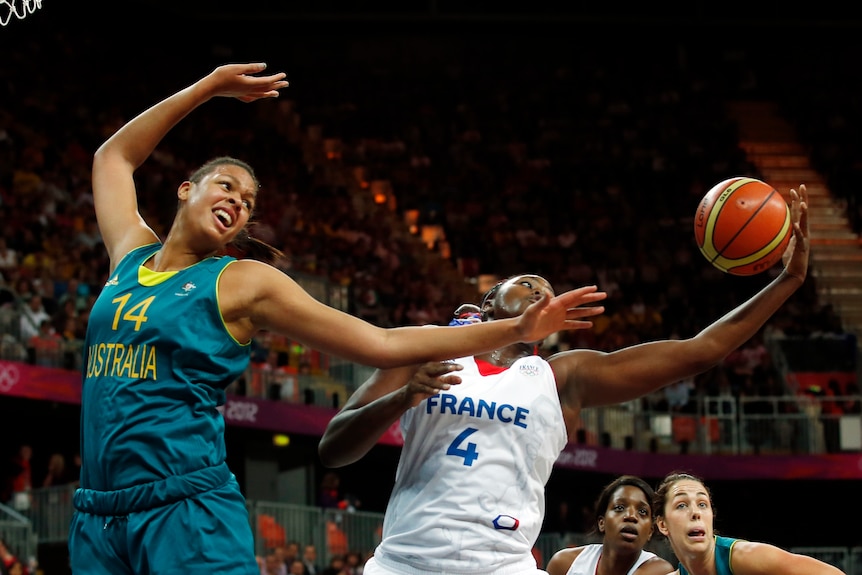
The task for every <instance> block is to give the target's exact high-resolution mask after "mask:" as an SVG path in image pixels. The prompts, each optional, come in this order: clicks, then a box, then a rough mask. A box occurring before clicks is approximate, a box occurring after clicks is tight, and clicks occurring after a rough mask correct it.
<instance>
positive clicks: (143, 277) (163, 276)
mask: <svg viewBox="0 0 862 575" xmlns="http://www.w3.org/2000/svg"><path fill="white" fill-rule="evenodd" d="M176 273H177V270H173V271H169V272H156V271H153V270H151V269H150V268H148V267H146V266H143V265H141V266H138V283H139V284H141V285H142V286H147V287H153V286H157V285H159V284H160V283H162V282H164V281H166V280H168V279H170V278H172V277H173V276H174V274H176Z"/></svg>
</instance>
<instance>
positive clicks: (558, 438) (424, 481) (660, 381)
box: [319, 186, 809, 575]
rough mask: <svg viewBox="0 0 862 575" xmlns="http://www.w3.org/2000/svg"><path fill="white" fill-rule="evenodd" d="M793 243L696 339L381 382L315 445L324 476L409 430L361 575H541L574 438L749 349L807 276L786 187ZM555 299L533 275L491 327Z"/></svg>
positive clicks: (513, 288) (800, 200) (480, 360)
mask: <svg viewBox="0 0 862 575" xmlns="http://www.w3.org/2000/svg"><path fill="white" fill-rule="evenodd" d="M791 196H792V206H791V212H792V215H793V227H794V232H793V234H794V235H793V238H792V239H791V243H790V245H789V246H788V250H787V252H786V253H785V254H784V262H785V268H784V269H783V270H782V272H781V273H780V274H779V275H778V276H777V277H776V278H775V279H773V280H772V281H771V282H770V283H769V284H768V285H767V286H765V287H764V288H763V289H761V290H760V292H758V293H757V294H755V295H754V296H753V297H752V298H750V299H749V300H748V301H746V302H744V303H743V304H742V305H740V306H738V307H737V308H736V309H734V310H732V311H730V312H729V313H727V314H726V315H724V317H722V318H720V319H718V320H717V321H715V322H714V323H712V324H711V325H709V326H707V327H706V328H705V329H704V330H703V331H701V332H700V333H698V334H697V335H695V336H694V337H692V338H689V339H681V340H665V341H653V342H647V343H642V344H639V345H635V346H631V347H627V348H623V349H620V350H617V351H614V352H611V353H604V352H600V351H594V350H589V349H576V350H570V351H565V352H560V353H557V354H554V355H552V356H550V357H549V358H548V359H547V360H545V359H543V358H542V357H540V356H538V355H536V352H535V347H536V346H537V345H538V344H539V343H541V340H536V341H535V342H532V343H518V344H513V345H509V346H505V347H501V348H499V349H497V350H496V351H493V352H491V353H485V354H481V355H477V356H473V355H471V354H464V355H463V356H462V357H460V358H457V359H453V360H451V361H448V362H433V363H426V364H424V365H422V366H419V367H418V368H417V367H415V366H414V367H405V368H399V369H392V370H385V371H380V370H378V371H376V372H374V373H373V374H372V376H371V377H370V378H369V379H368V380H367V381H366V382H365V383H363V384H362V386H360V387H359V388H358V389H357V390H356V392H354V394H353V395H352V396H351V398H350V399H349V400H348V401H347V403H346V404H345V405H344V407H343V408H342V409H341V411H340V412H339V413H338V414H336V416H335V417H334V418H333V419H332V420H331V421H330V423H329V424H328V426H327V429H326V431H325V432H324V435H323V437H322V438H321V441H320V444H319V454H320V458H321V462H322V463H323V465H325V466H327V467H341V466H344V465H349V464H350V463H353V462H355V461H357V460H358V459H359V458H361V457H362V456H363V455H364V454H365V453H367V452H368V451H369V450H370V449H371V448H372V447H373V446H374V445H375V444H376V443H377V441H378V439H379V438H380V437H381V435H382V434H383V433H385V432H386V431H387V430H388V429H389V428H390V426H391V425H392V424H393V423H394V422H396V421H399V419H400V429H401V432H402V435H403V438H404V446H403V448H402V452H401V457H400V461H399V463H398V469H397V472H396V477H395V485H394V488H393V490H392V493H391V497H390V499H389V503H388V506H387V508H386V515H385V519H384V529H383V539H382V541H381V543H380V544H379V545H378V547H377V549H376V550H375V552H374V556H373V557H372V558H371V559H370V560H369V562H368V564H367V565H366V569H365V575H379V574H393V575H404V574H405V573H412V574H420V575H421V574H425V573H435V572H440V571H441V570H442V571H446V572H456V573H460V574H470V575H476V574H484V573H536V571H537V567H536V561H535V559H534V558H533V556H532V554H531V549H532V547H533V545H534V544H535V542H536V540H537V538H538V536H539V531H540V529H541V526H542V519H543V516H544V512H545V509H544V505H545V501H544V487H545V485H546V483H547V481H548V479H549V477H550V474H551V471H552V469H553V465H554V462H555V461H556V459H557V457H558V456H559V454H560V452H561V451H562V450H563V448H564V447H565V446H566V444H567V442H568V441H571V440H574V439H575V436H576V431H577V428H578V425H579V415H580V412H581V410H582V409H584V408H589V407H597V406H601V405H612V404H617V403H622V402H625V401H630V400H632V399H636V398H638V397H641V396H643V395H646V394H648V393H651V392H653V391H655V390H657V389H659V388H661V387H663V386H665V385H668V384H670V383H673V382H675V381H679V380H681V379H684V378H686V377H691V376H694V375H696V374H699V373H702V372H704V371H706V370H707V369H709V368H711V367H713V366H715V365H717V364H718V363H719V362H720V361H721V360H722V359H724V358H725V357H726V356H727V355H728V354H729V353H730V352H731V351H733V350H735V349H736V348H738V347H739V346H741V345H742V344H743V343H745V342H746V341H748V339H749V338H751V337H752V336H753V335H754V334H755V333H757V331H758V330H759V329H760V328H761V327H762V326H763V324H764V323H765V322H766V321H767V320H768V319H769V318H770V317H771V316H772V314H773V313H775V312H776V311H777V310H778V309H779V308H781V306H782V305H783V304H784V303H785V302H786V301H787V299H788V298H789V297H790V296H791V295H793V294H794V293H795V292H796V290H797V289H798V288H799V287H800V286H801V285H802V284H803V282H804V281H805V277H806V275H807V272H808V251H809V250H808V216H807V210H808V205H807V195H806V191H805V187H804V186H800V189H799V192H798V193H797V191H795V190H791ZM547 292H551V286H550V285H549V284H548V282H547V281H546V280H545V279H544V278H541V277H539V276H535V275H518V276H513V277H511V278H508V279H506V280H504V281H502V282H500V283H499V284H497V285H496V286H494V287H493V288H492V289H491V290H489V291H488V293H487V294H485V296H484V298H483V300H482V304H481V306H480V307H481V309H482V313H483V315H484V316H485V318H486V321H485V322H484V323H494V322H495V321H500V320H503V319H510V318H513V317H517V316H518V315H520V314H522V313H524V312H525V311H528V310H529V309H530V307H531V306H532V305H534V302H536V301H538V300H539V299H540V298H542V297H543V294H545V293H547Z"/></svg>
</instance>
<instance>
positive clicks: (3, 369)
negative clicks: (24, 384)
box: [0, 363, 21, 393]
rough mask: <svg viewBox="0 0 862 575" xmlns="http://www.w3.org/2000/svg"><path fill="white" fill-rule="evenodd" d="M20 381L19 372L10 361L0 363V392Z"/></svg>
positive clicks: (7, 389)
mask: <svg viewBox="0 0 862 575" xmlns="http://www.w3.org/2000/svg"><path fill="white" fill-rule="evenodd" d="M19 381H21V372H20V371H18V368H17V367H16V366H15V365H14V364H12V363H0V392H4V393H5V392H7V391H9V390H10V389H12V388H13V387H15V385H17V384H18V382H19Z"/></svg>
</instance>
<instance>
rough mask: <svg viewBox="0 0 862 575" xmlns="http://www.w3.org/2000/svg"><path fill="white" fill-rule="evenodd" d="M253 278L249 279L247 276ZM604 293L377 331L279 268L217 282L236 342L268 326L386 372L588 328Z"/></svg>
mask: <svg viewBox="0 0 862 575" xmlns="http://www.w3.org/2000/svg"><path fill="white" fill-rule="evenodd" d="M250 277H254V278H255V281H254V282H250V281H249V280H248V278H250ZM605 297H606V294H605V293H604V292H599V291H597V290H596V286H585V287H582V288H578V289H574V290H571V291H567V292H564V293H561V294H559V295H557V296H555V297H550V295H549V294H548V295H546V296H545V297H544V298H543V299H542V300H540V301H537V302H536V303H533V304H531V305H530V306H529V307H528V308H527V309H526V310H525V311H524V313H523V314H521V315H520V316H518V317H517V318H507V319H499V320H494V321H488V322H482V323H476V324H472V325H462V326H422V327H420V326H405V327H395V328H388V329H386V328H381V327H378V326H375V325H373V324H371V323H368V322H366V321H363V320H361V319H359V318H358V317H356V316H353V315H351V314H348V313H344V312H342V311H339V310H337V309H335V308H332V307H330V306H327V305H324V304H323V303H321V302H319V301H317V300H315V299H314V298H312V297H311V296H310V295H309V294H308V293H307V292H305V291H304V290H303V289H302V288H300V287H299V286H298V285H297V284H296V282H294V281H293V280H292V279H290V278H289V277H288V276H287V275H285V274H284V273H283V272H281V271H280V270H278V269H276V268H273V267H272V266H268V265H267V264H264V263H261V262H256V261H253V260H241V261H238V262H235V263H233V264H232V265H230V266H228V268H227V269H226V270H225V273H223V274H222V277H221V279H220V280H219V302H220V306H221V309H222V314H223V316H224V318H225V323H226V324H228V326H229V329H230V331H231V333H232V334H233V335H234V337H236V338H237V340H239V341H249V340H250V339H251V338H252V337H253V336H254V335H255V333H257V331H258V330H268V331H274V332H277V333H281V334H284V335H286V336H288V337H291V338H293V339H296V340H298V341H301V342H302V343H304V344H306V345H308V346H310V347H313V348H314V349H318V350H320V351H323V352H325V353H329V354H332V355H337V356H339V357H343V358H344V359H347V360H350V361H354V362H356V363H360V364H362V365H368V366H372V367H377V368H380V369H389V368H393V367H400V366H405V365H415V364H419V363H422V362H425V361H442V360H446V359H452V358H456V357H464V356H467V355H476V354H479V353H485V352H489V351H493V350H495V349H499V348H501V347H505V346H507V345H511V344H513V343H519V342H528V343H529V342H534V341H540V340H542V339H544V338H546V337H548V336H549V335H551V334H552V333H556V332H558V331H561V330H570V329H584V328H588V327H591V326H592V322H591V321H589V318H590V317H592V316H594V315H596V314H599V313H601V312H602V311H604V308H603V307H601V306H590V305H588V304H592V303H594V302H598V301H600V300H602V299H604V298H605Z"/></svg>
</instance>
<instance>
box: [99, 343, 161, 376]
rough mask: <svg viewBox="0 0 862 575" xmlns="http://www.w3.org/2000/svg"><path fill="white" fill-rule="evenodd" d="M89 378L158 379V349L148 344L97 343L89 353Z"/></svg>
mask: <svg viewBox="0 0 862 575" xmlns="http://www.w3.org/2000/svg"><path fill="white" fill-rule="evenodd" d="M87 377H126V378H134V379H152V380H154V379H156V348H155V346H152V345H148V344H141V345H125V344H122V343H97V344H95V345H91V346H90V348H89V350H88V353H87Z"/></svg>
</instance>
